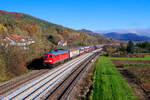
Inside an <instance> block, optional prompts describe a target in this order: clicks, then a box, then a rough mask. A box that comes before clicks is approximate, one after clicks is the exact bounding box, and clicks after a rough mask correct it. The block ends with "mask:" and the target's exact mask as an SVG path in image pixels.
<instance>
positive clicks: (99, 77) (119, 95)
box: [90, 57, 137, 100]
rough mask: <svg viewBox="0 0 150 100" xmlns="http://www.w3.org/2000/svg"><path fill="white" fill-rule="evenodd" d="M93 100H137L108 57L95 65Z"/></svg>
mask: <svg viewBox="0 0 150 100" xmlns="http://www.w3.org/2000/svg"><path fill="white" fill-rule="evenodd" d="M94 67H95V71H94V84H93V90H92V92H91V95H90V99H91V100H137V98H136V97H135V96H134V95H133V92H132V89H131V88H130V87H129V85H128V83H127V82H126V81H125V80H124V79H123V77H122V76H121V74H120V73H119V72H118V71H117V69H116V67H115V66H114V65H113V64H112V63H111V62H110V60H109V58H107V57H100V58H99V59H98V60H97V61H96V63H95V65H94Z"/></svg>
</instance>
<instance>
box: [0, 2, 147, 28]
mask: <svg viewBox="0 0 150 100" xmlns="http://www.w3.org/2000/svg"><path fill="white" fill-rule="evenodd" d="M0 9H1V10H6V11H13V12H22V13H27V14H30V15H32V16H36V17H38V18H41V19H44V20H47V21H49V22H53V23H56V24H60V25H63V26H66V27H70V28H73V29H82V28H85V29H90V30H94V31H95V30H111V29H132V28H134V29H135V28H136V29H137V28H140V29H142V28H145V29H147V28H150V0H0Z"/></svg>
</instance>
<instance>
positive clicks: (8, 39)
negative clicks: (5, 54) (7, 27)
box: [1, 34, 35, 49]
mask: <svg viewBox="0 0 150 100" xmlns="http://www.w3.org/2000/svg"><path fill="white" fill-rule="evenodd" d="M32 43H35V41H33V40H32V39H31V38H30V37H29V36H20V35H16V34H11V35H8V36H5V37H3V38H2V39H1V45H3V46H5V47H7V46H8V45H12V46H17V47H22V48H24V49H26V48H27V46H29V45H31V44H32Z"/></svg>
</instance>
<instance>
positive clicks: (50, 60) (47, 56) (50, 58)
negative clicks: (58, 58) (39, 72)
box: [43, 54, 54, 64]
mask: <svg viewBox="0 0 150 100" xmlns="http://www.w3.org/2000/svg"><path fill="white" fill-rule="evenodd" d="M53 57H54V56H53V55H51V54H45V55H44V57H43V59H44V63H48V64H52V63H53Z"/></svg>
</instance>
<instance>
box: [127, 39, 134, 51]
mask: <svg viewBox="0 0 150 100" xmlns="http://www.w3.org/2000/svg"><path fill="white" fill-rule="evenodd" d="M127 53H132V54H133V53H134V43H133V42H132V41H131V40H130V41H129V42H128V45H127Z"/></svg>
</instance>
